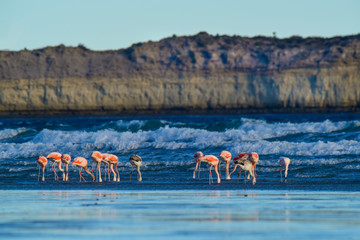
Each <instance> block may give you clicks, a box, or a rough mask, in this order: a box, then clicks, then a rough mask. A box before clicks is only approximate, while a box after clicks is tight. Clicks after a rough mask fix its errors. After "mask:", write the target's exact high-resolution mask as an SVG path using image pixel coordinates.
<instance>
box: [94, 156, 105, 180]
mask: <svg viewBox="0 0 360 240" xmlns="http://www.w3.org/2000/svg"><path fill="white" fill-rule="evenodd" d="M91 158H92V160H93V161H94V162H95V163H96V164H97V169H96V173H99V182H102V179H101V162H102V159H103V156H102V154H101V153H100V152H98V151H95V152H93V153H92V154H91ZM96 175H97V174H96ZM105 176H106V175H105Z"/></svg>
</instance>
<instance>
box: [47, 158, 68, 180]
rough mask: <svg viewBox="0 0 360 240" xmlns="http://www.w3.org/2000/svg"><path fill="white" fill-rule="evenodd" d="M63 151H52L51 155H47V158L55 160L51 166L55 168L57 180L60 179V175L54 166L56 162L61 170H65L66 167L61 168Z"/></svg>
mask: <svg viewBox="0 0 360 240" xmlns="http://www.w3.org/2000/svg"><path fill="white" fill-rule="evenodd" d="M61 156H62V155H61V153H58V152H52V153H50V154H49V155H47V157H46V158H47V159H49V160H50V161H52V162H53V165H52V166H51V168H52V169H53V170H54V174H55V181H56V180H59V176H58V175H57V174H56V169H55V168H54V165H55V163H57V164H58V166H59V170H60V171H61V172H64V169H62V168H61Z"/></svg>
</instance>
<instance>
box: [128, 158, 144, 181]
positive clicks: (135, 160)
mask: <svg viewBox="0 0 360 240" xmlns="http://www.w3.org/2000/svg"><path fill="white" fill-rule="evenodd" d="M129 161H130V164H131V172H130V181H131V176H132V172H133V167H134V166H135V167H136V171H137V180H138V182H141V181H142V177H141V172H140V166H141V164H142V159H141V157H140V156H139V155H136V154H134V155H132V156H131V157H130V159H129Z"/></svg>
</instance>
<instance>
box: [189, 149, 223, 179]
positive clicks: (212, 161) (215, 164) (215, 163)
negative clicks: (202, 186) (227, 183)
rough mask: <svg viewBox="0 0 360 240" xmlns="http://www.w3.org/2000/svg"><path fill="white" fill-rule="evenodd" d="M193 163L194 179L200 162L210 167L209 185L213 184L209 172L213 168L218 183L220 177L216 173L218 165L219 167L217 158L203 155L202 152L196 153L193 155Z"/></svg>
mask: <svg viewBox="0 0 360 240" xmlns="http://www.w3.org/2000/svg"><path fill="white" fill-rule="evenodd" d="M194 158H195V161H196V167H195V171H194V176H193V177H194V178H196V175H195V174H196V170H197V168H198V167H199V165H200V163H201V162H205V163H207V164H208V165H209V166H210V169H209V184H211V183H212V182H213V179H212V174H211V170H212V168H213V167H214V170H215V173H216V175H217V182H218V183H220V182H221V180H220V175H219V172H218V165H219V159H218V158H217V157H215V156H214V155H205V156H204V154H203V153H202V152H197V153H195V155H194Z"/></svg>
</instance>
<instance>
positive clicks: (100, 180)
mask: <svg viewBox="0 0 360 240" xmlns="http://www.w3.org/2000/svg"><path fill="white" fill-rule="evenodd" d="M96 172H99V178H98V181H99V182H102V179H101V162H99V163H98V170H97V171H96Z"/></svg>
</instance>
